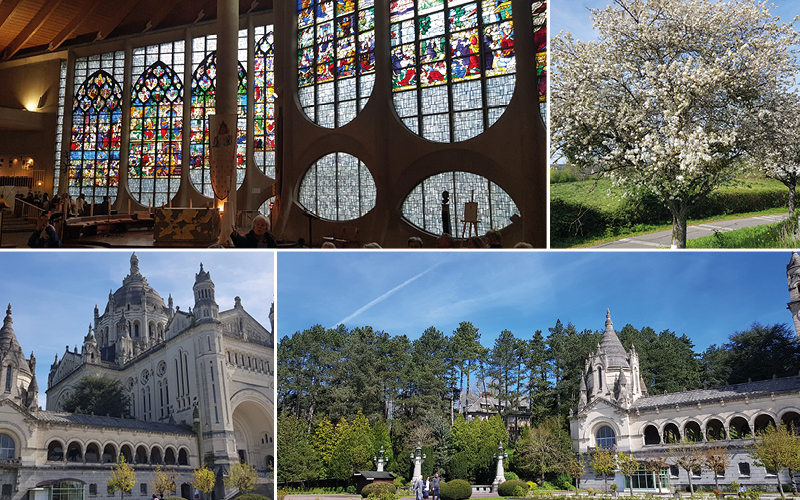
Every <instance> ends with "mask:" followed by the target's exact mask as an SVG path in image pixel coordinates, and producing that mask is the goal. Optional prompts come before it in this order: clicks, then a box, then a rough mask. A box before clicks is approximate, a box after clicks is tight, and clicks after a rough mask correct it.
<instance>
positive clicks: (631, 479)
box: [628, 476, 633, 496]
mask: <svg viewBox="0 0 800 500" xmlns="http://www.w3.org/2000/svg"><path fill="white" fill-rule="evenodd" d="M628 489H629V490H631V496H633V476H628Z"/></svg>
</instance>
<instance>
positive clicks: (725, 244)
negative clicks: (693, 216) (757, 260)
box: [686, 212, 798, 248]
mask: <svg viewBox="0 0 800 500" xmlns="http://www.w3.org/2000/svg"><path fill="white" fill-rule="evenodd" d="M796 213H797V212H795V214H796ZM796 220H797V219H796V215H795V217H791V218H789V219H788V220H786V221H783V222H776V223H775V224H766V225H763V226H754V227H745V228H742V229H737V230H736V231H728V232H726V233H722V232H715V233H714V234H713V235H711V236H703V237H702V238H695V239H693V240H689V241H687V242H686V248H797V243H798V242H797V240H796V239H793V238H792V237H791V236H786V235H787V234H788V235H791V234H792V233H793V232H794V230H796V228H797V224H796Z"/></svg>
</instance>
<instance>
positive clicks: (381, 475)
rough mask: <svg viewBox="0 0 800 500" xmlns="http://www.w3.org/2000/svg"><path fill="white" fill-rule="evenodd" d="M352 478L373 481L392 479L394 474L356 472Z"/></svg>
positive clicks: (369, 471) (374, 471)
mask: <svg viewBox="0 0 800 500" xmlns="http://www.w3.org/2000/svg"><path fill="white" fill-rule="evenodd" d="M353 475H354V476H364V478H365V479H369V480H373V481H374V480H375V479H394V474H392V473H391V472H386V471H381V472H378V471H376V470H360V471H357V472H356V473H355V474H353Z"/></svg>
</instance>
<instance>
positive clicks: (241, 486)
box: [225, 462, 258, 493]
mask: <svg viewBox="0 0 800 500" xmlns="http://www.w3.org/2000/svg"><path fill="white" fill-rule="evenodd" d="M257 480H258V474H257V473H256V468H255V467H254V466H252V465H250V464H248V463H247V462H237V463H235V464H233V466H231V470H230V471H229V472H228V477H226V478H225V486H226V487H228V488H237V489H238V490H239V492H241V493H247V492H248V491H252V490H253V488H255V487H256V481H257Z"/></svg>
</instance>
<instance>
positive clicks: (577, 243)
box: [553, 208, 786, 248]
mask: <svg viewBox="0 0 800 500" xmlns="http://www.w3.org/2000/svg"><path fill="white" fill-rule="evenodd" d="M784 213H786V209H785V208H771V209H769V210H763V211H761V212H747V213H742V214H733V215H716V216H714V217H708V218H706V219H689V220H688V221H687V225H688V226H692V225H697V224H708V223H710V222H720V221H725V220H735V219H746V218H748V217H759V216H763V215H776V214H784ZM756 227H766V226H756ZM747 229H749V228H747ZM671 230H672V224H661V225H651V224H638V225H635V226H631V230H630V231H629V232H620V233H617V234H616V235H613V236H599V237H596V238H592V237H575V238H565V239H562V240H561V241H559V242H558V243H562V246H553V248H588V247H593V246H597V245H602V244H603V243H609V242H612V241H617V240H621V239H622V238H631V237H633V236H642V235H645V234H651V233H658V232H660V231H671ZM739 231H741V230H739ZM735 232H737V231H730V233H735ZM724 234H729V233H724ZM704 238H713V236H704V237H703V238H697V239H695V240H688V241H687V247H688V248H695V247H692V246H691V245H690V244H689V242H691V241H697V240H700V239H704ZM696 248H703V247H696ZM705 248H715V247H705ZM716 248H723V247H716ZM724 248H736V247H724ZM738 248H748V247H738ZM765 248H766V247H765Z"/></svg>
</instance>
